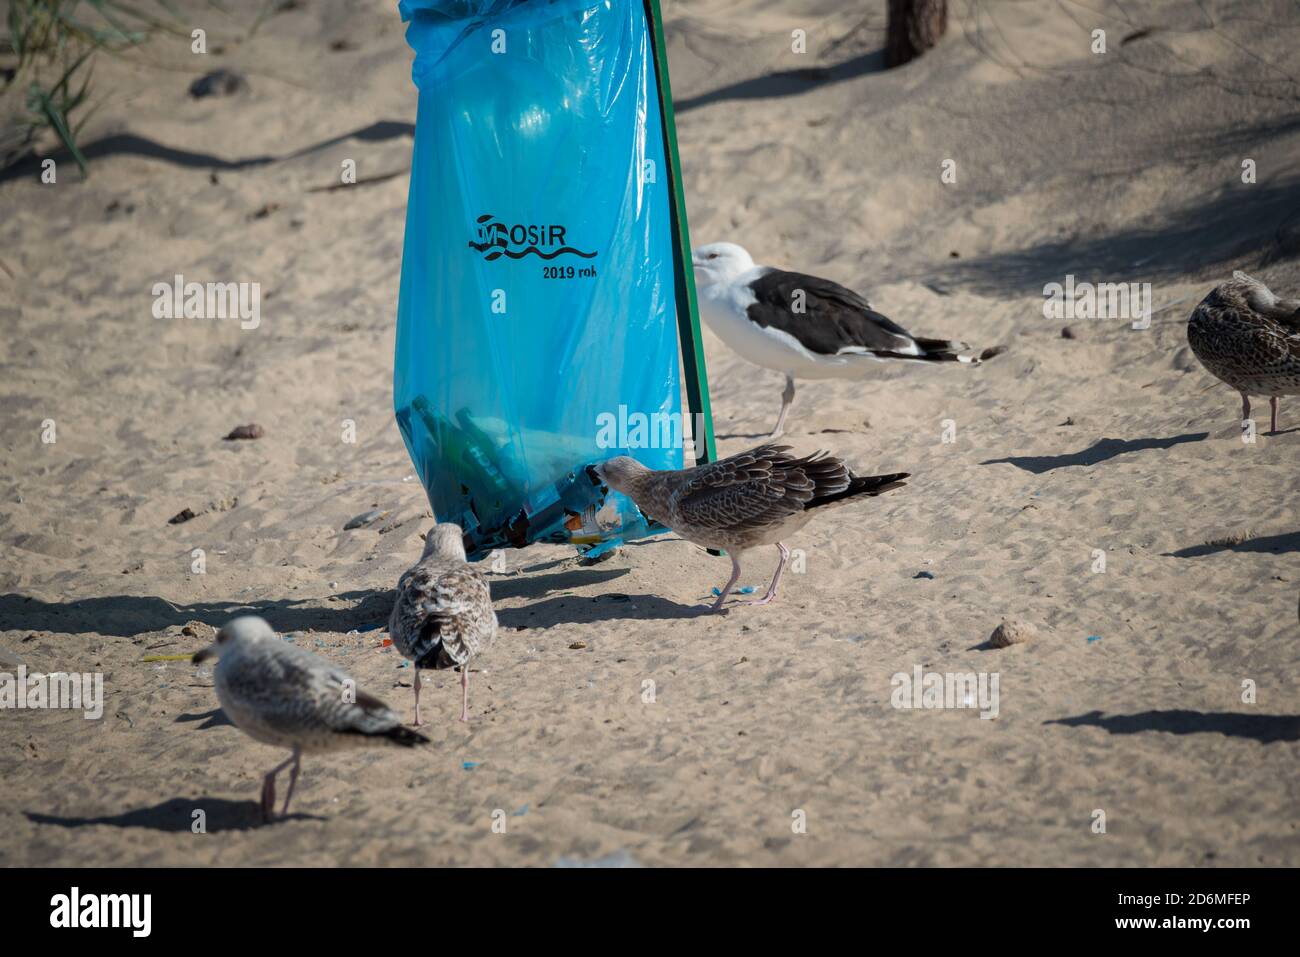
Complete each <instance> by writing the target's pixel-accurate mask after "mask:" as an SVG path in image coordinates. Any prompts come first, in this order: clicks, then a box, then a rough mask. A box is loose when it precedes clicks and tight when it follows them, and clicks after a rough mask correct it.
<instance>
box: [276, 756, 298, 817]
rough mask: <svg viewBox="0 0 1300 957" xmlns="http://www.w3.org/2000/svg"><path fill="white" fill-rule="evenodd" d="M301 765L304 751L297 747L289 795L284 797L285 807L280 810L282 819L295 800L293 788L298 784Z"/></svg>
mask: <svg viewBox="0 0 1300 957" xmlns="http://www.w3.org/2000/svg"><path fill="white" fill-rule="evenodd" d="M301 765H302V749H301V748H297V747H295V748H294V749H293V770H292V771H290V772H289V793H288V794H286V795H285V796H284V807H283V808H281V809H280V816H281V817H284V816H285V815H287V814H288V813H289V802H290V801H291V800H293V786H294V785H295V784H297V783H298V770H299V768H300V766H301Z"/></svg>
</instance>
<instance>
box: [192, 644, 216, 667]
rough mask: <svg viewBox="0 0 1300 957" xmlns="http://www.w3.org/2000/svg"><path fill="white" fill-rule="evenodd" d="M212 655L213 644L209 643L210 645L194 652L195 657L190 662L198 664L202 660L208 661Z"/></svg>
mask: <svg viewBox="0 0 1300 957" xmlns="http://www.w3.org/2000/svg"><path fill="white" fill-rule="evenodd" d="M211 657H212V646H211V645H208V647H206V648H200V649H199V650H198V651H196V652H194V657H193V658H191V659H190V663H191V664H195V665H197V664H199V663H201V662H204V661H207V660H208V659H209V658H211Z"/></svg>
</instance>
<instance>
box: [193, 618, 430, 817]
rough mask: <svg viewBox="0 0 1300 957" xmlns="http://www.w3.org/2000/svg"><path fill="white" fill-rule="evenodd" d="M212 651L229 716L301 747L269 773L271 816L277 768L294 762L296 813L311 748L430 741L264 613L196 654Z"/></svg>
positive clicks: (258, 735)
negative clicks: (285, 635) (280, 632)
mask: <svg viewBox="0 0 1300 957" xmlns="http://www.w3.org/2000/svg"><path fill="white" fill-rule="evenodd" d="M209 658H218V659H219V660H218V661H217V665H216V667H215V668H214V669H213V685H214V687H215V688H216V691H217V700H218V701H220V702H221V710H222V711H224V712H225V713H226V717H228V718H229V719H230V720H231V722H232V723H233V724H234V725H235V727H237V728H238V729H239V730H240V731H243V732H244V733H245V734H247V735H248V736H249V737H250V738H252V739H253V740H254V741H260V742H262V743H263V744H269V745H273V746H274V747H279V748H289V749H290V750H291V751H292V752H293V753H292V754H291V755H290V756H289V757H288V758H287V759H286V760H285V761H284V762H282V763H281V764H278V765H276V766H275V767H274V768H272V769H271V770H270V772H268V773H267V775H266V777H265V778H264V779H263V781H262V816H263V817H264V818H266V819H267V820H269V819H270V817H271V812H272V810H273V809H274V805H275V776H276V775H277V774H279V773H280V772H281V771H283V770H284V769H285V768H286V767H289V766H290V765H293V770H292V771H291V772H290V774H289V790H288V793H287V794H285V796H284V808H283V809H282V810H281V812H280V813H281V814H282V815H283V814H287V813H288V811H289V801H290V800H291V799H292V798H293V788H294V785H295V784H297V783H298V770H299V767H300V765H301V763H302V756H303V754H309V753H318V752H326V751H337V750H340V749H343V748H349V747H356V746H359V745H367V744H395V745H402V746H404V747H412V746H414V745H417V744H428V742H429V739H428V738H426V737H425V736H424V735H422V734H419V733H418V732H415V731H412V730H411V729H410V728H406V727H403V726H402V722H401V721H400V720H399V719H398V717H397V715H396V714H394V713H393V711H392V709H390V708H389V707H388V705H386V704H384V703H383V702H382V701H380V700H379V699H378V698H374V697H371V696H370V695H368V694H365V693H363V692H361V691H358V690H357V685H356V682H355V681H354V680H353V679H352V678H351V677H350V676H349V675H348V673H347V672H346V671H344V670H343V669H342V668H339V667H338V666H336V665H332V664H330V663H329V662H328V661H326V660H325V659H324V658H321V657H319V656H317V655H314V654H312V653H311V652H310V651H307V650H306V649H305V648H299V647H297V646H296V645H294V644H292V643H290V642H286V641H283V640H281V639H280V638H279V637H278V636H277V635H276V633H275V631H274V630H272V628H271V626H270V625H269V624H267V623H266V621H265V620H263V619H261V618H258V617H257V616H256V615H244V616H242V617H240V618H235V619H233V620H232V621H229V622H227V623H226V624H225V625H224V626H223V627H222V628H221V629H220V630H219V631H218V632H217V636H216V640H215V641H213V643H212V644H211V645H209V646H208V647H207V648H204V649H202V650H201V651H199V652H197V653H195V655H194V657H193V661H194V663H195V664H198V663H199V662H201V661H206V660H207V659H209Z"/></svg>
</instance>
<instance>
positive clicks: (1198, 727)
mask: <svg viewBox="0 0 1300 957" xmlns="http://www.w3.org/2000/svg"><path fill="white" fill-rule="evenodd" d="M1043 724H1063V725H1066V726H1067V727H1072V728H1077V727H1094V728H1102V729H1103V730H1105V731H1107V732H1108V733H1110V734H1140V733H1141V732H1144V731H1163V732H1165V733H1166V734H1222V735H1224V736H1225V737H1229V738H1253V739H1254V740H1256V741H1258V742H1260V743H1261V744H1271V743H1273V742H1275V741H1300V714H1242V713H1240V712H1235V711H1225V712H1211V711H1188V710H1183V709H1180V710H1174V711H1139V712H1137V713H1135V714H1112V715H1105V714H1103V713H1102V712H1100V711H1089V712H1088V713H1087V714H1081V715H1077V716H1075V717H1073V718H1056V719H1054V720H1051V721H1044V722H1043Z"/></svg>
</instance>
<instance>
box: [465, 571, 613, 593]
mask: <svg viewBox="0 0 1300 957" xmlns="http://www.w3.org/2000/svg"><path fill="white" fill-rule="evenodd" d="M629 571H630V569H627V568H570V569H567V570H565V571H559V572H553V573H551V574H549V575H511V576H510V577H507V578H498V577H495V576H494V577H492V578H490V579H489V580H488V582H489V587H490V588H491V590H492V600H493V601H500V600H502V599H509V598H526V599H539V598H544V597H545V596H546V595H548V594H550V593H551V592H555V591H569V590H570V589H573V588H583V587H586V586H588V585H603V584H605V583H606V582H610V581H613V580H614V579H615V578H622V577H623V576H624V575H626V574H627V573H628V572H629Z"/></svg>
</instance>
